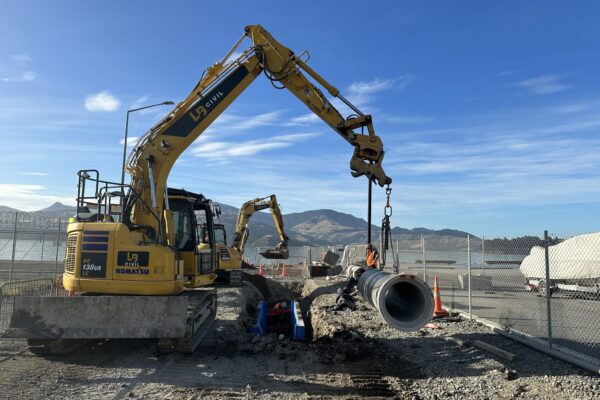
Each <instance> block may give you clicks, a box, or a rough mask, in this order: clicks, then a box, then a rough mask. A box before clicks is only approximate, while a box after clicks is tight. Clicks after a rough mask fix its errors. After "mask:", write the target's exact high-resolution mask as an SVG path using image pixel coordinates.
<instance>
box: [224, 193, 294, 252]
mask: <svg viewBox="0 0 600 400" xmlns="http://www.w3.org/2000/svg"><path fill="white" fill-rule="evenodd" d="M267 208H268V209H270V210H271V215H272V216H273V222H275V229H277V234H278V235H279V240H280V242H279V244H277V246H276V247H275V248H274V249H269V250H266V251H264V252H263V253H264V254H263V253H261V255H262V256H263V257H265V258H271V259H283V258H288V254H289V253H288V248H287V245H288V240H289V238H288V236H287V235H286V234H285V231H284V230H283V217H282V215H281V209H280V208H279V204H278V203H277V197H276V196H275V195H274V194H272V195H270V196H267V197H262V198H257V199H254V200H250V201H247V202H245V203H244V205H242V207H241V208H240V211H239V213H238V217H237V221H236V224H235V232H234V236H233V247H234V248H236V249H237V250H238V251H239V252H240V254H243V253H244V248H245V247H246V241H247V240H248V235H249V230H248V223H249V222H250V218H251V217H252V215H254V213H255V212H256V211H261V210H266V209H267Z"/></svg>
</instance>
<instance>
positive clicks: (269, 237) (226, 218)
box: [0, 202, 478, 250]
mask: <svg viewBox="0 0 600 400" xmlns="http://www.w3.org/2000/svg"><path fill="white" fill-rule="evenodd" d="M215 204H218V205H219V206H220V207H221V216H220V218H219V219H218V220H217V221H216V222H217V223H222V224H223V225H225V230H226V231H227V236H228V242H230V243H231V240H232V238H233V229H234V227H235V222H236V219H237V214H238V208H236V207H233V206H230V205H227V204H222V203H215ZM0 211H9V212H15V211H17V212H20V211H19V210H15V209H13V208H10V207H6V206H0ZM30 214H35V215H39V216H44V217H51V218H68V217H71V216H73V215H74V214H75V207H73V206H67V205H64V204H62V203H58V202H57V203H54V204H52V205H51V206H50V207H46V208H44V209H41V210H38V211H33V212H31V213H30ZM283 221H284V225H285V231H286V233H287V235H288V236H289V237H290V245H291V246H304V245H312V246H324V245H343V244H357V243H366V240H367V232H366V230H367V222H366V221H365V220H364V219H362V218H357V217H355V216H354V215H351V214H346V213H342V212H339V211H335V210H328V209H322V210H310V211H303V212H298V213H290V214H284V215H283ZM371 229H372V238H373V240H374V241H377V240H378V239H379V229H380V228H379V227H378V226H375V225H372V228H371ZM249 230H250V236H249V239H248V246H252V247H258V246H261V247H270V246H274V245H275V244H277V243H278V242H279V237H278V236H277V231H276V230H275V225H274V223H273V218H272V217H271V214H270V213H269V212H268V211H264V212H257V213H255V214H254V216H253V217H252V219H251V220H250V226H249ZM421 235H423V236H425V238H426V239H427V245H428V248H429V249H436V250H445V249H463V248H465V249H466V237H467V235H468V233H467V232H463V231H458V230H453V229H442V230H432V229H427V228H414V229H406V228H400V227H395V228H393V230H392V237H393V239H394V240H395V239H399V240H400V242H401V243H402V249H406V248H414V249H419V248H420V240H421ZM473 239H474V240H475V242H474V243H472V245H473V246H477V244H476V241H477V240H478V238H476V237H473Z"/></svg>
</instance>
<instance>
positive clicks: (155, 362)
mask: <svg viewBox="0 0 600 400" xmlns="http://www.w3.org/2000/svg"><path fill="white" fill-rule="evenodd" d="M244 281H245V282H244V283H243V284H242V286H240V287H237V288H228V287H223V288H219V289H218V299H219V300H218V304H219V308H218V312H217V321H216V322H215V324H214V326H213V327H212V329H211V332H210V333H209V334H207V336H206V338H205V340H204V343H203V344H202V345H201V346H200V347H199V349H198V350H197V351H196V352H195V353H194V354H193V355H191V356H187V355H181V354H168V355H162V354H159V353H158V352H157V351H156V343H155V342H153V341H140V340H109V341H103V342H99V343H95V344H93V345H90V346H87V347H84V348H80V349H79V350H78V351H77V352H75V353H72V354H69V355H66V356H52V357H47V358H42V357H36V356H33V355H32V354H31V353H30V352H29V351H28V350H27V348H26V344H25V342H24V341H19V340H6V339H2V340H0V398H6V399H14V398H31V399H42V398H43V399H46V398H48V399H80V398H85V399H125V398H144V399H201V398H207V399H232V398H234V399H235V398H238V399H293V400H298V399H315V398H319V399H355V398H397V399H446V398H456V399H496V398H502V399H503V398H507V399H510V398H534V399H535V398H540V399H542V398H552V399H572V398H577V399H592V398H598V393H599V389H598V385H599V382H598V378H597V377H595V376H591V375H589V374H586V373H584V372H583V371H581V370H579V369H577V368H574V367H572V366H570V365H568V364H565V363H562V362H560V361H557V360H554V359H551V358H549V357H547V356H544V355H542V354H541V353H538V352H536V351H533V350H530V349H528V348H526V347H524V346H521V345H519V344H516V343H513V342H511V341H509V340H507V339H504V338H502V337H499V336H497V335H494V334H492V333H491V332H490V331H489V330H488V329H487V328H485V327H483V326H481V325H478V324H475V323H472V322H468V321H460V322H441V323H440V326H439V328H440V329H422V330H420V331H418V332H411V333H403V332H399V331H397V330H394V329H391V328H389V327H388V326H387V325H386V324H385V323H384V321H383V319H382V318H381V317H380V316H379V315H378V314H377V312H376V311H374V310H372V309H370V308H368V307H367V306H366V305H365V304H364V303H363V302H361V301H360V300H357V302H356V310H354V311H352V310H350V309H344V310H340V311H333V310H332V306H333V305H335V304H336V297H337V295H336V291H337V289H338V288H339V287H342V286H344V285H345V280H344V279H342V278H339V279H336V278H329V279H328V280H327V279H325V278H319V279H313V280H307V281H306V283H305V282H304V281H303V280H300V279H290V278H289V277H288V278H284V279H275V280H271V279H268V280H267V279H265V278H264V277H260V276H257V275H246V276H245V277H244ZM260 299H266V300H269V301H280V300H291V299H300V302H301V307H302V311H303V314H304V316H305V320H306V322H307V328H308V329H309V335H310V338H311V339H310V340H306V341H300V342H298V341H293V340H290V339H289V338H286V337H283V336H281V335H280V336H276V335H266V336H260V335H253V334H249V333H247V331H246V330H247V327H249V326H250V325H252V324H253V323H254V319H255V318H256V311H257V310H256V307H257V305H258V302H259V301H260ZM444 336H454V337H457V338H461V339H464V340H467V339H471V340H475V339H478V340H483V341H485V342H487V343H490V344H493V345H495V346H498V347H500V348H502V349H504V350H507V351H511V352H513V353H515V354H516V355H517V357H518V358H517V360H516V361H514V362H509V361H506V360H503V359H500V358H497V357H496V356H493V355H491V354H489V353H485V352H483V351H481V350H477V349H473V348H461V347H458V346H457V345H456V344H454V343H449V342H447V341H445V340H443V337H444Z"/></svg>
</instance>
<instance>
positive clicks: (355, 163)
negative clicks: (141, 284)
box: [123, 25, 391, 243]
mask: <svg viewBox="0 0 600 400" xmlns="http://www.w3.org/2000/svg"><path fill="white" fill-rule="evenodd" d="M246 36H247V37H249V38H250V39H251V40H252V46H251V47H250V48H248V49H247V50H246V51H244V52H243V53H242V55H241V56H240V57H238V58H237V59H235V60H232V61H228V58H229V56H230V55H231V54H232V53H233V52H234V50H235V49H236V48H237V47H238V46H239V45H240V43H241V42H242V41H243V39H244V37H246ZM303 71H304V72H305V73H306V74H308V75H309V76H310V77H311V78H313V79H314V80H315V81H316V82H317V83H318V84H320V85H321V86H323V87H324V88H325V89H326V90H327V91H328V92H329V94H330V95H332V96H334V97H336V98H338V99H339V100H340V101H341V102H342V103H343V104H345V105H346V106H347V107H348V108H349V109H350V110H352V111H351V113H352V114H351V115H350V116H348V117H346V118H344V117H343V116H342V114H341V113H340V112H339V111H338V110H337V109H336V108H335V107H334V105H333V104H332V103H330V102H329V101H328V100H327V98H326V97H325V95H324V94H323V92H322V91H321V90H320V89H319V88H318V87H317V86H316V85H315V84H313V83H312V82H311V81H310V80H309V79H308V78H307V76H306V75H305V74H304V73H303ZM261 73H264V74H265V76H266V77H267V78H268V79H269V80H270V81H271V82H272V83H273V84H274V85H275V86H276V87H279V88H286V89H288V90H289V91H290V92H292V94H294V95H295V96H296V97H297V98H298V99H300V101H302V102H303V103H304V104H305V105H306V106H307V107H308V108H309V109H310V110H311V111H312V112H313V113H315V114H316V115H317V116H318V117H319V118H321V119H322V120H323V121H324V122H325V123H327V124H328V125H329V126H330V127H332V128H333V129H334V130H335V131H336V132H337V133H338V134H339V135H340V136H341V137H342V138H343V139H344V140H346V141H347V142H348V143H349V144H351V145H352V146H353V147H354V154H353V155H352V158H351V160H350V169H351V172H352V175H353V176H355V177H359V176H363V175H365V176H367V177H368V178H369V179H371V180H372V181H374V182H376V183H378V184H379V185H380V186H384V185H386V184H390V183H391V179H390V178H389V177H388V176H387V175H386V174H385V173H384V171H383V168H382V166H381V163H382V161H383V156H384V151H383V144H382V142H381V139H380V138H379V136H377V135H375V132H374V129H373V124H372V120H371V116H370V115H365V114H363V113H361V112H360V110H358V109H357V108H356V107H355V106H353V105H352V104H351V103H350V102H349V101H348V100H347V99H345V98H344V97H343V96H342V95H341V94H340V92H339V90H338V89H336V88H335V87H333V86H331V85H330V84H329V83H328V82H327V81H326V80H325V79H324V78H322V77H321V76H320V75H319V74H317V73H316V72H315V71H314V70H313V69H312V68H310V67H309V66H308V65H307V64H306V63H305V62H304V61H303V60H301V58H300V57H297V56H296V55H295V54H294V53H293V52H292V51H291V50H290V49H288V48H287V47H285V46H283V45H282V44H280V43H279V42H277V41H276V40H275V39H274V38H273V37H272V36H271V34H270V33H268V32H267V31H266V30H265V29H264V28H262V27H261V26H260V25H250V26H247V27H246V28H245V34H244V36H243V37H242V38H241V39H240V40H239V41H238V43H237V44H236V46H234V48H233V49H232V50H231V51H230V52H229V53H228V55H227V56H226V57H225V58H224V59H223V60H222V61H220V62H218V63H216V64H215V65H213V66H212V67H210V68H208V69H207V70H206V71H205V73H204V74H203V76H202V78H201V79H200V81H199V82H198V84H197V85H196V87H195V88H194V90H193V91H192V92H191V93H190V94H189V95H188V97H186V98H185V99H184V100H183V101H181V102H180V103H179V104H178V105H177V106H176V107H175V108H174V109H173V110H172V111H171V112H170V113H169V114H168V115H167V116H166V117H165V118H163V119H162V120H161V121H160V122H159V123H158V124H156V125H155V126H154V127H153V128H152V129H150V131H148V132H147V133H146V134H145V135H144V136H143V137H142V138H141V139H140V140H139V141H138V143H137V145H136V146H135V148H134V150H133V152H132V153H131V154H130V157H129V160H128V164H127V170H128V171H129V172H130V173H131V175H132V181H131V193H130V194H129V195H128V196H127V197H126V199H125V201H124V206H123V222H124V223H125V224H127V225H128V226H129V227H130V229H131V228H133V229H138V227H141V228H143V229H144V230H145V232H147V233H148V234H149V235H154V236H155V238H156V241H159V242H163V243H165V242H166V238H167V237H168V235H167V234H165V233H164V232H161V227H163V226H165V225H166V226H167V227H168V222H167V223H166V224H165V223H162V222H161V220H162V219H164V220H165V221H169V220H170V219H171V218H170V215H169V213H170V210H169V202H168V197H167V191H166V182H167V177H168V175H169V172H170V170H171V168H172V167H173V165H174V163H175V161H176V160H177V159H178V158H179V156H180V155H181V153H182V152H183V151H184V150H185V149H186V148H188V147H189V146H190V145H191V144H192V143H193V142H194V141H195V140H196V139H197V138H198V137H199V136H200V135H201V134H202V133H203V132H204V131H205V130H206V129H207V128H208V127H209V126H210V125H211V124H212V122H213V121H214V120H215V119H216V118H217V117H218V116H219V115H220V114H221V113H222V112H223V111H224V110H225V109H226V108H227V107H228V106H229V105H230V104H231V103H232V102H233V101H234V100H235V99H236V98H237V97H238V96H239V95H240V94H241V93H242V92H243V91H244V90H245V89H246V88H247V87H248V86H249V85H250V84H251V83H252V82H253V81H254V79H255V78H256V77H257V76H258V75H259V74H261ZM277 85H281V86H277ZM365 128H366V131H365ZM167 230H168V228H167Z"/></svg>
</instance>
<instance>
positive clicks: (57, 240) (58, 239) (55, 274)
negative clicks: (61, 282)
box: [54, 218, 61, 279]
mask: <svg viewBox="0 0 600 400" xmlns="http://www.w3.org/2000/svg"><path fill="white" fill-rule="evenodd" d="M60 222H61V220H60V218H59V219H58V230H57V231H56V258H55V259H54V279H56V277H57V276H58V252H59V250H60V237H61V232H60Z"/></svg>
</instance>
